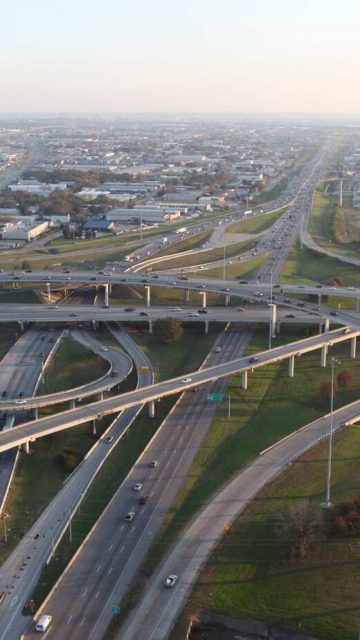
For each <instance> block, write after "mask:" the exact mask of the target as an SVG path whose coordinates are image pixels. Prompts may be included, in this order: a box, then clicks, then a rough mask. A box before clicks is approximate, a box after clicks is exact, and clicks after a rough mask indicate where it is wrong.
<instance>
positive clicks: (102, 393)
mask: <svg viewBox="0 0 360 640" xmlns="http://www.w3.org/2000/svg"><path fill="white" fill-rule="evenodd" d="M103 400H104V392H103V391H100V393H99V394H98V401H99V402H102V401H103Z"/></svg>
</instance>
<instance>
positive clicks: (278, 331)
mask: <svg viewBox="0 0 360 640" xmlns="http://www.w3.org/2000/svg"><path fill="white" fill-rule="evenodd" d="M280 329H281V322H280V320H277V321H276V335H277V336H279V335H280Z"/></svg>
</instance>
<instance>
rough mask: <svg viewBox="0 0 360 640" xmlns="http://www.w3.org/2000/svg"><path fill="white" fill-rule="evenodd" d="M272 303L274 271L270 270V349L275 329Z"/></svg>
mask: <svg viewBox="0 0 360 640" xmlns="http://www.w3.org/2000/svg"><path fill="white" fill-rule="evenodd" d="M272 303H273V273H272V270H271V271H270V305H269V308H270V318H269V349H271V338H272V330H273V326H272V320H273V308H272Z"/></svg>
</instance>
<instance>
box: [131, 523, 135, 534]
mask: <svg viewBox="0 0 360 640" xmlns="http://www.w3.org/2000/svg"><path fill="white" fill-rule="evenodd" d="M130 531H131V533H132V532H133V531H135V525H134V526H133V527H131V529H130Z"/></svg>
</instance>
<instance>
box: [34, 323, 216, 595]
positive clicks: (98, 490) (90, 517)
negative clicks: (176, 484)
mask: <svg viewBox="0 0 360 640" xmlns="http://www.w3.org/2000/svg"><path fill="white" fill-rule="evenodd" d="M100 335H101V336H102V339H104V340H105V336H106V333H105V332H103V331H102V332H101V334H100ZM132 337H133V338H134V339H135V340H136V341H137V342H138V343H139V344H140V345H141V346H144V349H145V351H146V352H147V353H148V355H149V357H150V359H151V362H152V363H153V365H154V368H155V372H156V375H157V377H158V378H159V379H163V378H167V377H168V376H171V375H173V376H175V375H180V374H182V373H184V374H186V373H188V372H189V371H190V370H192V369H193V368H196V367H197V366H199V365H200V364H201V362H202V361H203V359H204V357H205V356H206V354H207V353H208V351H209V349H210V348H211V346H212V344H213V342H214V340H215V337H216V334H215V333H214V332H209V334H208V335H207V336H205V335H204V334H203V333H202V332H201V330H197V329H189V330H185V332H184V335H183V337H182V338H181V339H180V340H179V341H178V342H176V343H175V344H174V345H171V361H170V362H169V347H167V346H165V345H161V344H159V343H158V341H157V340H156V338H155V337H154V336H150V335H148V334H147V333H143V332H141V331H139V330H136V329H134V331H133V332H132ZM195 341H196V345H197V348H196V352H195V351H194V342H195ZM109 342H110V343H111V344H113V339H112V338H111V337H110V338H109ZM175 400H176V397H169V398H165V399H163V400H162V401H161V402H160V403H158V404H157V406H156V417H155V418H154V419H149V417H148V410H147V408H145V409H144V410H143V411H142V412H141V413H140V415H139V417H138V418H136V420H135V421H134V423H133V425H132V427H131V429H130V430H129V432H128V433H127V434H126V435H125V436H124V437H123V438H122V440H121V441H120V443H119V444H118V445H117V447H116V448H115V450H114V451H113V452H112V453H111V454H110V456H109V458H108V459H107V461H106V462H105V464H104V465H103V467H102V469H101V470H100V472H99V474H98V475H97V477H96V478H95V480H94V483H93V485H92V487H91V489H90V491H89V492H88V494H87V496H86V498H85V499H84V501H83V503H82V505H81V509H79V512H78V513H76V514H75V516H74V518H73V522H72V538H73V541H72V543H70V541H69V539H68V536H65V537H64V539H63V540H62V542H61V543H60V545H59V547H58V549H57V550H56V554H55V558H54V561H53V562H51V563H50V565H49V566H48V567H46V568H45V569H44V572H43V574H42V575H41V578H40V581H39V583H38V585H37V588H36V590H35V593H34V596H33V597H34V600H35V602H36V605H39V604H40V603H41V601H42V600H43V599H44V597H45V595H46V594H47V593H48V591H49V589H50V588H51V586H52V585H53V584H54V582H55V581H56V579H57V578H58V576H59V575H60V573H61V572H62V570H63V569H64V568H65V566H66V564H67V563H68V561H69V560H70V558H71V557H72V555H73V554H74V552H75V551H76V549H77V547H78V546H79V544H81V542H82V540H83V539H84V537H85V536H86V534H87V532H88V531H89V530H90V528H91V527H92V525H93V524H94V522H96V520H97V518H98V517H99V516H100V514H101V512H102V511H103V509H104V508H105V506H106V505H107V503H108V502H109V500H110V498H111V497H112V496H113V494H114V493H115V491H116V490H117V489H118V487H119V485H120V483H121V481H122V480H123V479H124V477H125V476H126V474H127V473H128V471H129V469H130V468H131V466H132V465H133V464H134V462H135V460H136V459H137V458H138V456H139V455H140V454H141V452H142V451H143V449H144V447H145V446H146V444H147V442H148V441H149V440H150V438H151V437H152V436H153V434H154V433H155V432H156V430H157V429H158V427H159V426H160V424H161V422H162V420H163V419H164V418H165V417H166V415H167V414H168V412H169V411H170V409H171V407H172V406H173V403H174V402H175Z"/></svg>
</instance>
